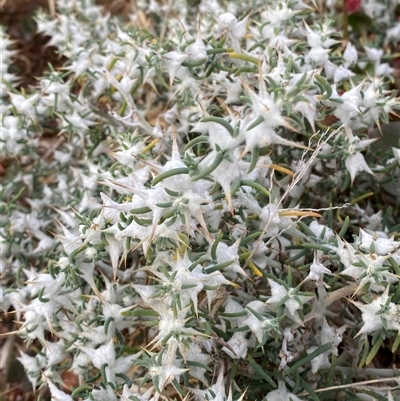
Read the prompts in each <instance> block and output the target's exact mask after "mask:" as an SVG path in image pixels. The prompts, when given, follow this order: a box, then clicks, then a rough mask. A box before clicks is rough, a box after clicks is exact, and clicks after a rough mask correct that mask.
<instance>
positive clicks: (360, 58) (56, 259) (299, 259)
mask: <svg viewBox="0 0 400 401" xmlns="http://www.w3.org/2000/svg"><path fill="white" fill-rule="evenodd" d="M136 3H137V4H136V8H134V9H132V14H131V15H130V21H129V22H122V21H121V20H118V19H117V18H116V17H111V16H110V15H108V14H107V13H105V12H104V11H103V10H102V9H101V8H100V7H98V6H96V5H94V4H93V3H92V2H91V1H90V0H85V1H77V0H68V1H65V0H63V1H60V2H58V3H57V10H58V14H57V16H56V17H55V18H54V19H51V18H50V17H49V16H48V15H47V14H45V13H44V12H39V13H38V14H37V15H36V21H37V25H38V29H39V31H40V32H42V33H43V34H45V35H47V36H49V37H50V41H49V45H52V46H55V47H56V48H57V51H58V52H59V53H60V54H61V55H62V56H64V57H65V58H66V60H67V61H66V63H65V67H64V68H63V69H61V70H54V69H52V70H51V71H50V72H49V73H48V74H47V75H45V76H44V77H41V78H40V79H39V81H38V85H37V87H36V88H34V89H32V90H31V91H27V92H24V91H17V90H15V89H14V88H13V83H15V82H16V80H17V77H15V76H14V75H13V74H11V73H10V72H9V69H8V65H9V63H10V57H11V55H12V50H9V48H10V46H11V43H10V42H9V40H8V39H7V37H6V35H5V33H4V31H2V33H1V34H2V37H3V39H2V41H1V46H2V54H3V58H2V66H1V71H2V74H3V83H2V86H3V94H4V96H3V97H2V113H3V114H2V137H1V152H2V157H4V158H5V159H9V160H13V161H12V162H10V163H9V165H8V176H7V177H6V179H5V180H4V181H3V183H2V184H1V189H2V194H3V201H2V213H3V215H4V216H5V218H4V219H3V220H4V221H3V222H2V226H1V243H0V244H1V249H2V253H1V255H2V259H1V265H0V273H1V280H2V284H1V287H0V291H1V294H2V295H1V304H0V305H1V309H2V310H3V312H7V311H11V310H14V311H15V315H16V320H18V321H21V327H20V329H19V331H18V334H19V335H20V336H21V337H23V338H24V339H25V340H26V341H27V342H28V344H30V343H32V342H33V341H35V340H38V341H39V343H40V344H41V345H42V348H41V350H40V351H38V353H37V354H36V355H32V354H29V355H28V354H26V353H21V356H20V361H21V362H22V364H23V365H24V367H25V369H26V371H27V374H28V377H29V380H30V381H31V383H32V385H33V387H37V386H40V385H42V384H46V383H47V384H48V385H49V388H50V391H51V394H52V397H53V398H54V399H56V400H66V401H67V400H71V399H73V398H74V397H76V396H80V397H82V398H83V399H85V400H89V399H90V400H117V399H119V398H121V399H124V400H125V399H132V400H146V401H150V400H159V399H173V398H174V397H178V398H179V397H185V396H186V397H187V398H186V399H196V400H197V399H198V400H205V399H206V400H232V399H243V398H244V397H245V396H247V395H248V396H249V397H250V398H249V399H257V398H258V399H261V398H263V397H266V398H265V399H266V400H268V401H274V400H289V399H292V400H297V399H299V397H298V396H297V395H296V394H300V393H304V392H305V391H306V394H308V393H309V392H310V391H312V389H313V388H314V389H315V388H320V387H326V386H327V384H326V383H327V382H326V375H327V372H329V369H330V368H331V366H332V363H333V362H332V361H336V359H337V358H338V355H339V350H340V349H341V350H342V351H341V356H340V357H339V359H340V364H342V365H343V366H350V367H351V366H353V367H354V366H356V365H357V364H360V365H363V364H364V363H365V361H366V359H368V357H369V359H371V358H372V357H373V355H374V354H371V353H369V351H368V347H369V338H368V335H371V336H373V337H372V339H371V337H370V339H371V341H372V343H373V344H378V347H375V348H378V349H379V345H380V344H382V341H383V339H385V338H394V337H395V336H396V335H397V332H398V331H399V330H400V310H399V308H400V307H399V305H398V301H399V294H398V288H399V287H398V281H399V274H400V268H399V264H400V242H399V240H398V226H397V228H396V227H394V226H395V219H394V218H393V217H392V216H391V214H390V211H389V212H388V211H387V212H386V213H385V211H382V210H376V209H374V207H373V206H372V205H373V204H372V203H371V204H369V206H368V207H367V209H362V208H361V207H359V206H358V204H357V203H358V202H357V199H358V200H359V201H360V202H361V200H362V199H363V194H365V193H366V192H368V188H369V185H370V184H371V182H373V183H376V182H379V180H381V179H382V178H383V177H384V176H391V177H396V176H397V177H398V176H399V174H400V157H399V152H400V151H399V149H397V148H393V149H388V150H387V151H386V153H384V155H383V156H382V157H380V158H373V157H369V158H368V157H367V153H366V151H367V149H368V148H369V146H370V144H371V143H372V142H374V141H375V140H374V139H370V138H368V136H367V135H366V134H367V132H368V129H369V128H371V127H372V126H373V125H374V124H378V125H380V124H382V123H385V122H388V121H389V114H390V113H392V112H394V111H395V110H396V109H398V108H399V99H398V98H396V97H395V94H394V93H392V92H390V91H389V90H388V89H387V88H388V84H389V81H390V78H391V74H392V70H391V68H390V66H389V64H388V62H387V57H386V56H385V54H384V52H383V51H382V50H381V43H393V42H396V40H398V38H399V35H396V34H395V33H396V32H397V31H396V30H398V23H397V25H396V23H395V21H393V20H391V15H392V13H390V12H387V7H389V8H391V9H392V10H394V7H395V6H396V4H398V2H395V1H386V2H376V1H366V2H363V3H364V5H363V7H364V8H365V13H366V14H367V15H369V16H370V17H371V18H373V19H374V20H376V21H377V23H378V24H380V25H379V26H380V27H384V28H385V29H387V30H386V31H385V30H384V29H380V31H379V33H376V34H375V42H371V43H367V44H364V46H361V45H360V43H358V42H357V41H356V38H355V37H354V38H352V36H351V35H350V41H349V42H348V43H347V45H346V44H344V45H343V43H342V42H341V36H340V30H339V31H338V29H337V28H336V26H335V24H334V22H333V21H332V20H331V19H329V15H326V13H325V14H321V13H319V12H318V11H317V10H315V9H313V4H314V3H313V2H308V1H304V2H302V1H298V0H297V1H290V0H283V1H267V2H265V1H258V2H254V1H247V2H237V3H236V2H225V3H226V4H225V3H223V2H219V1H217V0H201V1H200V2H197V3H198V4H197V3H196V5H197V8H196V7H194V6H193V5H192V4H191V2H189V1H188V2H183V1H179V2H165V3H161V2H157V1H150V2H148V1H138V2H136ZM239 3H240V4H239ZM319 3H321V2H319ZM327 3H328V4H327V8H326V9H327V10H331V12H332V16H333V13H334V6H335V4H334V2H332V1H330V2H327ZM380 3H385V7H386V8H385V9H383V8H382V7H380ZM378 5H379V7H378ZM325 11H326V10H325ZM369 13H370V14H371V15H370V14H369ZM152 19H154V21H155V22H154V23H152ZM383 32H386V33H383ZM49 137H50V138H52V140H49ZM11 177H12V178H11ZM345 190H346V191H347V192H346V193H347V195H346V196H349V195H348V194H350V199H349V202H350V201H352V200H354V199H356V201H355V202H351V203H347V204H346V203H345V199H343V198H342V197H341V195H340V194H341V193H345ZM360 197H361V198H360ZM332 202H333V203H332ZM335 202H336V203H335ZM338 202H341V203H338ZM363 205H367V203H366V202H364V203H363ZM333 216H337V217H338V221H337V222H333ZM346 216H347V217H346ZM397 218H398V214H397ZM350 225H351V227H352V230H353V233H354V236H353V238H352V237H351V235H349V234H348V233H346V232H347V228H348V227H349V226H350ZM393 227H394V228H393ZM396 230H397V231H396ZM396 232H397V237H396ZM53 233H54V235H53ZM353 337H355V340H353ZM395 343H396V344H398V342H397V340H396V341H395ZM344 349H346V351H344ZM376 351H377V349H375V351H374V352H375V353H376ZM350 355H351V357H350ZM334 363H335V365H334V368H336V362H334ZM354 364H356V365H354ZM66 370H68V371H70V372H72V373H73V374H74V375H76V376H77V377H78V378H79V383H80V384H82V386H80V387H79V388H78V389H76V390H75V391H74V393H73V394H72V396H71V395H68V394H67V392H66V389H65V388H64V387H63V375H62V373H63V372H64V371H66ZM235 372H236V373H235ZM335 372H336V371H335V370H334V371H333V373H332V374H333V376H330V377H331V380H332V379H334V378H335V377H336V376H335ZM85 383H86V384H85ZM307 383H308V384H307ZM331 383H334V382H331ZM339 384H340V381H339ZM94 385H96V386H94ZM249 386H250V387H249ZM246 391H247V395H246V394H245V393H246ZM354 391H356V390H354ZM376 391H377V392H378V393H379V389H378V390H376ZM384 395H386V396H388V394H387V392H386V393H384ZM390 396H391V395H390Z"/></svg>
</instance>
